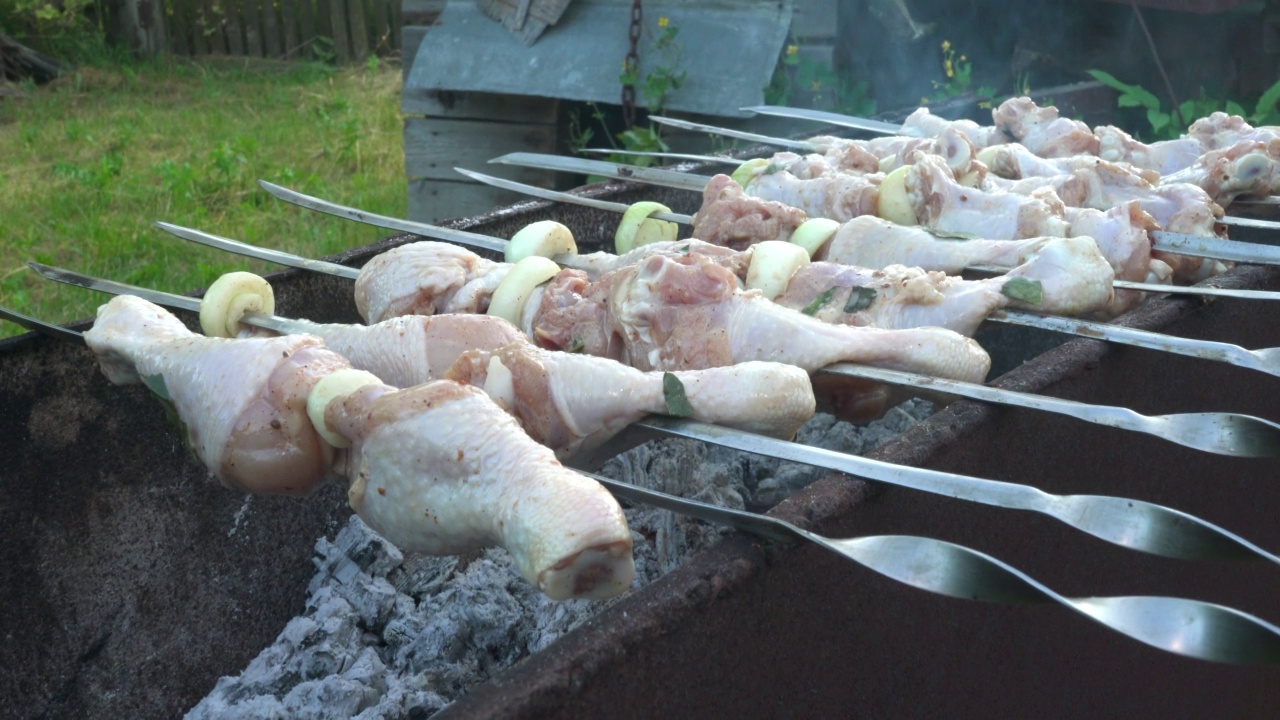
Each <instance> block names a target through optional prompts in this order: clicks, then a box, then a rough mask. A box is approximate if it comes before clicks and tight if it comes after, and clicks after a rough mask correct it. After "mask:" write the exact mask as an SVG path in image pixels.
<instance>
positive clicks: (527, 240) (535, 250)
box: [506, 220, 578, 263]
mask: <svg viewBox="0 0 1280 720" xmlns="http://www.w3.org/2000/svg"><path fill="white" fill-rule="evenodd" d="M561 254H565V255H577V254H578V244H577V243H576V242H574V241H573V231H572V230H570V229H569V228H567V227H565V226H564V225H562V224H560V223H558V222H556V221H555V220H539V221H538V222H536V223H529V224H528V225H525V226H524V227H522V228H520V231H519V232H517V233H516V234H515V235H512V236H511V242H509V243H507V252H506V260H507V262H509V263H517V262H520V261H521V260H523V259H525V258H527V257H529V256H531V255H539V256H541V257H545V258H554V257H555V256H556V255H561Z"/></svg>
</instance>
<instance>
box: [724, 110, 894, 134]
mask: <svg viewBox="0 0 1280 720" xmlns="http://www.w3.org/2000/svg"><path fill="white" fill-rule="evenodd" d="M738 109H739V110H743V111H745V112H753V113H756V114H758V115H772V116H773V117H783V118H791V119H794V120H813V121H815V122H821V123H826V124H828V125H838V126H840V127H847V128H853V129H854V130H866V131H868V132H873V133H880V134H881V135H901V134H902V126H901V125H895V124H893V123H888V122H884V121H883V120H872V119H870V118H860V117H854V116H852V115H840V114H838V113H833V112H827V111H825V110H809V109H807V108H789V107H782V106H780V105H752V106H751V107H744V108H738Z"/></svg>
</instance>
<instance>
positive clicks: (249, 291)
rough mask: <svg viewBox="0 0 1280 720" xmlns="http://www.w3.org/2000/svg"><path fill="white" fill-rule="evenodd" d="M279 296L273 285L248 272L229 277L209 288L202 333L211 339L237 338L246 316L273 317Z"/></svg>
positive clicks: (204, 301)
mask: <svg viewBox="0 0 1280 720" xmlns="http://www.w3.org/2000/svg"><path fill="white" fill-rule="evenodd" d="M275 311H276V296H275V292H273V291H272V290H271V284H270V283H268V282H267V281H266V280H264V279H262V278H261V277H258V276H257V275H254V274H253V273H248V272H233V273H227V274H226V275H223V276H222V277H220V278H218V279H217V280H215V281H214V282H213V285H210V286H209V291H208V292H206V293H205V294H204V298H203V299H202V300H201V301H200V330H201V331H202V332H204V334H205V335H207V336H209V337H224V338H231V337H235V336H236V334H237V333H239V332H240V319H241V318H243V317H244V314H245V313H248V312H256V313H262V314H264V315H271V314H273V313H274V312H275Z"/></svg>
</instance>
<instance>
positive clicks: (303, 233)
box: [0, 59, 406, 337]
mask: <svg viewBox="0 0 1280 720" xmlns="http://www.w3.org/2000/svg"><path fill="white" fill-rule="evenodd" d="M24 90H25V97H23V98H21V99H6V100H0V158H3V160H0V305H2V306H5V307H8V308H11V309H14V310H18V311H20V312H25V313H27V314H29V315H33V316H35V317H38V318H41V319H43V320H49V321H52V322H58V323H61V322H68V321H72V320H77V319H81V318H87V317H92V316H93V312H94V309H95V308H96V307H97V306H98V305H99V304H101V303H102V302H104V300H105V296H103V295H100V294H98V293H93V292H89V291H87V290H79V289H76V288H72V287H69V286H65V285H58V284H55V283H51V282H49V281H46V280H43V279H41V278H40V277H39V276H37V275H36V274H35V273H34V272H32V271H30V270H28V269H27V267H26V265H25V263H26V261H27V260H36V261H39V262H44V263H48V264H52V265H58V266H61V267H66V268H69V269H73V270H77V271H80V272H84V273H88V274H92V275H97V276H99V277H107V278H111V279H114V280H120V281H123V282H128V283H133V284H135V285H144V286H147V287H151V288H155V289H159V290H168V291H171V292H185V291H189V290H192V289H195V288H198V287H202V286H206V285H208V284H209V283H210V282H212V281H213V280H214V279H215V278H217V277H218V275H220V274H221V273H224V272H228V271H231V270H245V269H247V270H252V271H255V272H262V271H264V270H267V269H276V266H267V265H264V264H262V263H258V262H256V261H250V260H247V259H243V258H238V257H235V256H230V255H227V254H225V253H221V252H218V251H215V250H213V249H211V248H205V247H202V246H196V245H192V244H190V243H186V242H183V241H181V240H178V239H177V238H174V237H172V236H169V235H168V234H166V233H163V232H161V231H159V230H156V229H154V228H153V227H152V226H151V223H152V222H153V221H155V220H166V221H168V222H172V223H176V224H179V225H185V226H188V227H194V228H198V229H201V230H205V231H208V232H212V233H215V234H218V235H223V236H225V237H230V238H234V239H237V240H243V241H246V242H250V243H254V244H258V245H264V246H267V247H272V248H278V249H283V250H289V251H292V252H296V253H299V254H303V255H307V256H311V257H319V256H321V255H326V254H332V253H335V252H338V251H340V250H343V249H346V248H349V247H357V246H360V245H365V244H368V243H370V242H373V241H376V240H378V239H381V238H383V237H386V236H388V235H390V234H391V233H389V232H388V231H385V230H378V229H376V228H370V227H367V226H361V225H357V224H355V223H352V222H348V221H343V220H339V219H337V218H333V217H329V216H325V215H318V214H316V213H312V212H310V211H305V210H302V209H300V208H297V207H294V206H292V205H288V204H285V203H283V202H280V201H278V200H275V199H274V198H272V197H271V196H269V195H267V194H266V193H265V192H263V191H262V190H261V189H259V188H258V186H257V184H256V183H257V180H258V179H259V178H262V179H267V180H271V181H274V182H278V183H280V184H282V185H286V186H288V187H291V188H294V189H297V190H300V191H302V192H306V193H309V194H313V195H318V196H320V197H324V198H327V199H332V200H335V201H338V202H341V203H344V204H348V205H354V206H356V207H360V208H363V209H367V210H370V211H373V212H377V213H382V214H385V215H394V216H398V217H403V216H404V215H405V211H406V208H405V203H406V199H405V198H406V191H405V180H404V153H403V149H402V137H401V121H400V115H399V107H400V70H399V68H398V67H391V66H389V65H388V64H385V63H384V64H381V65H380V66H366V67H361V68H350V69H342V70H335V69H333V68H329V67H326V66H322V65H317V64H304V63H288V64H286V63H271V62H261V61H254V62H246V61H245V60H243V59H239V60H231V59H222V60H216V61H214V60H208V61H202V62H200V63H198V64H197V63H190V62H184V61H178V60H174V59H170V60H167V61H164V62H157V63H149V64H144V65H136V64H134V65H115V66H111V67H82V68H80V69H79V70H78V71H76V72H75V73H74V74H72V75H71V76H68V77H64V78H62V79H60V80H58V81H56V82H55V83H52V84H50V85H49V86H46V87H40V88H32V87H27V88H24ZM19 332H22V329H21V328H19V327H17V326H16V325H13V324H11V323H8V322H3V321H0V337H6V336H9V335H15V334H18V333H19Z"/></svg>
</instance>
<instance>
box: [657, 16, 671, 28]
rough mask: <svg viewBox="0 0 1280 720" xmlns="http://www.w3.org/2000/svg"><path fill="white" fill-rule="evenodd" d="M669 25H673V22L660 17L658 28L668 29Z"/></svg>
mask: <svg viewBox="0 0 1280 720" xmlns="http://www.w3.org/2000/svg"><path fill="white" fill-rule="evenodd" d="M669 24H671V21H670V20H668V19H666V18H664V17H660V18H658V27H666V26H667V25H669Z"/></svg>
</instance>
